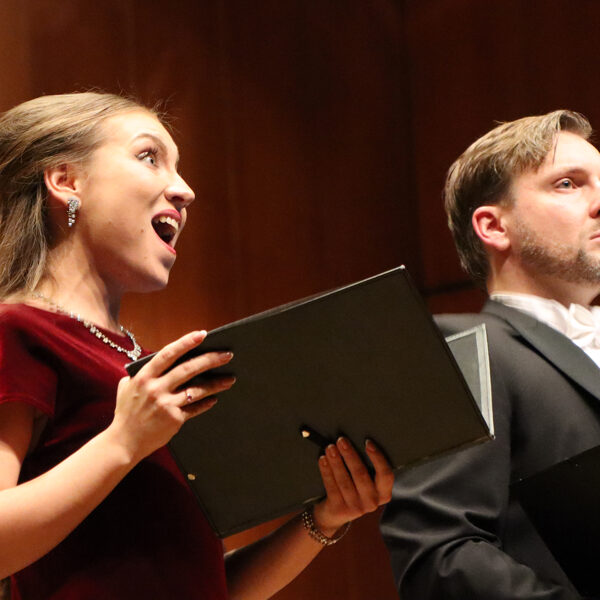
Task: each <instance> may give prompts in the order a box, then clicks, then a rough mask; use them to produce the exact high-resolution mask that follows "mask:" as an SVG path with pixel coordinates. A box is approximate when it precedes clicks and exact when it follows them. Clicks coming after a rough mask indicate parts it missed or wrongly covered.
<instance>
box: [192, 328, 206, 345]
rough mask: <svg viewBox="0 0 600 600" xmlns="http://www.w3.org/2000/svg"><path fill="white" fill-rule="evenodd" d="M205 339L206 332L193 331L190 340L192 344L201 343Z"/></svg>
mask: <svg viewBox="0 0 600 600" xmlns="http://www.w3.org/2000/svg"><path fill="white" fill-rule="evenodd" d="M205 337H206V331H205V330H204V329H203V330H202V331H194V333H193V334H192V339H193V340H194V342H197V343H199V342H201V341H202V340H203V339H204V338H205Z"/></svg>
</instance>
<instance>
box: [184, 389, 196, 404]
mask: <svg viewBox="0 0 600 600" xmlns="http://www.w3.org/2000/svg"><path fill="white" fill-rule="evenodd" d="M193 401H194V398H193V397H192V392H190V390H189V389H188V388H186V390H185V403H186V404H190V403H191V402H193Z"/></svg>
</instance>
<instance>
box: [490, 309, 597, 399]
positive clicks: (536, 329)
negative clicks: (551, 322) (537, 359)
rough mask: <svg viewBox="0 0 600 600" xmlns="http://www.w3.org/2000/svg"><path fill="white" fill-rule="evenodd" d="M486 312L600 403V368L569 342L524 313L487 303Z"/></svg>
mask: <svg viewBox="0 0 600 600" xmlns="http://www.w3.org/2000/svg"><path fill="white" fill-rule="evenodd" d="M482 312H483V313H487V314H492V315H495V316H497V317H500V318H502V319H504V320H505V321H507V322H508V323H510V325H511V326H512V327H513V328H514V329H515V330H516V331H517V332H518V333H519V334H520V335H521V337H522V338H523V339H525V340H526V341H527V342H528V343H529V344H530V345H531V346H533V348H535V349H536V350H537V351H538V352H539V353H540V354H542V355H543V356H544V357H546V358H547V359H548V360H549V361H550V362H551V363H552V364H553V365H554V366H555V367H556V368H558V369H559V370H560V371H562V372H563V373H564V374H565V375H566V376H567V377H569V378H570V379H572V380H573V381H574V382H575V383H577V384H578V385H580V386H581V387H583V388H584V389H585V390H587V391H588V392H589V393H590V394H592V395H593V396H595V397H596V398H597V399H598V400H600V368H599V367H598V366H597V365H596V363H595V362H594V361H593V360H592V359H591V358H590V357H589V356H588V355H587V354H586V353H585V352H584V351H583V350H581V348H579V347H578V346H577V345H576V344H574V343H573V342H572V341H571V340H569V338H567V337H566V336H564V335H563V334H562V333H560V332H559V331H557V330H556V329H553V328H552V327H550V326H548V325H546V324H544V323H542V322H541V321H538V320H537V319H534V318H533V317H530V316H529V315H527V314H525V313H524V312H521V311H520V310H517V309H515V308H511V307H510V306H505V305H504V304H501V303H499V302H494V301H493V300H488V301H487V302H486V304H485V306H484V307H483V311H482Z"/></svg>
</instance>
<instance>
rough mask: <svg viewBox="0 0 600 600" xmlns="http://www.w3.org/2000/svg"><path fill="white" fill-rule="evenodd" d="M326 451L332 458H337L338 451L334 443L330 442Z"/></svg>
mask: <svg viewBox="0 0 600 600" xmlns="http://www.w3.org/2000/svg"><path fill="white" fill-rule="evenodd" d="M325 451H326V452H327V455H328V456H330V457H331V458H337V456H338V451H337V448H336V447H335V445H334V444H329V446H327V448H326V450H325Z"/></svg>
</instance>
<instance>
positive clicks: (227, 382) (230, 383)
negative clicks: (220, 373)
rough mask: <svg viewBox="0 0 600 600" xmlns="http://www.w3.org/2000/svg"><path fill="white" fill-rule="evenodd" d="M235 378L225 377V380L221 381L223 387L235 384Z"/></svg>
mask: <svg viewBox="0 0 600 600" xmlns="http://www.w3.org/2000/svg"><path fill="white" fill-rule="evenodd" d="M236 380H237V378H236V377H233V376H231V377H227V379H224V380H223V385H225V386H227V387H231V386H232V385H233V384H234V383H235V382H236Z"/></svg>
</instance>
